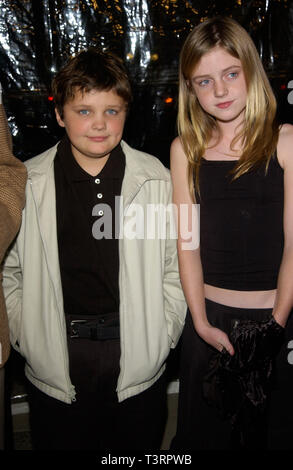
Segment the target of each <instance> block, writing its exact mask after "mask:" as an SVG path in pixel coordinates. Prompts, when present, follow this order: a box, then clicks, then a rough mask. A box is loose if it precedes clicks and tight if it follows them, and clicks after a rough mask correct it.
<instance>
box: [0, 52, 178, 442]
mask: <svg viewBox="0 0 293 470" xmlns="http://www.w3.org/2000/svg"><path fill="white" fill-rule="evenodd" d="M53 96H54V100H55V105H56V117H57V121H58V123H59V124H60V126H62V127H64V128H65V130H66V137H64V138H63V139H62V140H61V142H60V143H58V144H57V145H56V146H55V147H53V148H51V149H49V150H48V151H46V152H44V153H43V154H41V155H39V156H37V157H35V158H33V159H31V160H30V161H28V162H27V168H28V178H29V180H28V185H27V186H28V187H27V203H26V208H25V211H24V215H23V224H22V227H21V230H20V234H19V236H18V238H17V242H16V244H15V246H14V247H13V249H12V251H11V252H10V255H9V257H8V259H7V262H6V265H5V282H4V287H5V293H6V300H7V307H8V313H9V318H10V328H11V339H12V344H13V345H14V347H15V348H16V349H18V350H19V351H20V353H21V354H22V355H23V356H24V357H25V358H26V368H25V372H26V376H27V378H28V379H29V386H28V396H29V404H30V413H31V428H32V437H33V443H34V448H35V449H66V450H69V449H75V450H78V449H83V450H85V449H91V450H106V449H107V450H112V449H115V450H118V449H120V450H121V449H131V450H144V449H152V448H153V449H159V447H160V443H161V439H162V434H163V431H164V425H165V413H166V406H165V405H166V393H165V392H166V390H165V377H164V367H165V366H164V362H165V360H166V358H167V356H168V353H169V348H170V347H174V346H175V345H176V343H177V341H178V338H179V336H180V333H181V331H182V326H183V323H184V317H185V309H186V305H185V301H184V296H183V293H182V290H181V285H180V281H179V275H178V267H177V255H176V240H175V239H171V237H169V238H168V232H167V237H165V239H163V238H159V237H156V238H152V239H143V238H141V237H131V236H129V237H126V236H121V232H119V234H120V235H119V236H118V237H117V236H114V234H115V233H117V227H116V226H115V227H114V225H115V223H114V221H117V220H120V225H121V226H123V224H124V222H125V221H126V220H127V221H128V219H127V217H128V216H129V214H130V213H131V210H132V208H133V207H138V206H139V207H142V208H143V209H144V211H145V212H146V208H147V205H148V204H155V205H157V204H158V205H164V206H167V205H168V204H169V202H170V201H171V184H170V178H169V172H168V171H167V170H166V169H165V168H164V167H163V165H162V164H161V163H160V162H159V161H158V160H157V159H155V158H154V157H151V156H149V155H147V154H144V153H142V152H138V151H136V150H134V149H132V148H130V147H129V146H128V145H127V144H126V143H125V142H123V141H121V138H122V133H123V127H124V122H125V118H126V113H127V107H128V105H129V102H130V100H131V91H130V86H129V82H128V78H127V76H126V73H125V70H124V68H123V65H122V63H121V61H120V60H119V59H118V58H117V57H115V56H114V55H112V54H110V53H103V52H99V51H97V50H95V49H89V50H88V51H83V52H81V53H80V54H78V55H77V56H76V57H75V58H73V59H71V60H70V61H69V63H68V64H67V65H66V66H65V67H64V68H63V69H62V70H61V71H60V72H59V73H58V74H57V76H56V77H55V79H54V81H53ZM119 196H120V197H121V198H120V200H119V201H122V203H119V204H117V203H116V201H117V197H119ZM118 206H119V207H118ZM107 209H110V212H111V213H114V216H113V217H112V219H111V223H110V225H111V226H110V227H109V218H108V219H107V220H106V219H103V217H105V216H106V212H107V214H108V212H109V211H108V210H107ZM119 209H120V210H119ZM93 215H94V217H93ZM166 220H167V222H166V223H167V224H169V223H170V221H169V219H168V218H167V219H166ZM102 222H103V223H102ZM128 222H129V221H128ZM99 223H100V227H101V228H103V230H104V233H105V236H101V235H103V233H102V230H99V229H98V228H97V227H99ZM126 225H127V224H126ZM167 228H169V225H168V227H167ZM109 234H111V235H112V236H109Z"/></svg>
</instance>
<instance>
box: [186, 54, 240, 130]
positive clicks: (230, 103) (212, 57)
mask: <svg viewBox="0 0 293 470" xmlns="http://www.w3.org/2000/svg"><path fill="white" fill-rule="evenodd" d="M190 85H191V86H192V88H193V90H194V92H195V94H196V96H197V99H198V101H199V103H200V105H201V107H202V108H203V109H204V110H205V111H206V112H207V113H208V114H211V115H212V116H214V118H215V119H216V120H217V121H219V122H220V121H222V122H233V121H235V124H238V123H239V122H241V121H242V120H243V116H244V113H245V107H246V99H247V86H246V81H245V77H244V72H243V69H242V65H241V62H240V60H239V59H236V58H235V57H233V56H232V55H230V54H229V53H228V52H227V51H226V50H225V49H223V48H222V47H215V48H214V49H212V50H211V51H209V52H207V53H206V54H204V55H203V56H202V58H201V59H200V61H199V63H198V64H197V65H196V67H195V68H194V70H193V71H192V74H191V79H190Z"/></svg>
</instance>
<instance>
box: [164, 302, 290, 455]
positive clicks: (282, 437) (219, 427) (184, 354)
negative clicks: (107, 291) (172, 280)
mask: <svg viewBox="0 0 293 470" xmlns="http://www.w3.org/2000/svg"><path fill="white" fill-rule="evenodd" d="M206 312H207V317H208V320H209V322H210V324H211V325H213V326H215V327H217V328H220V329H222V330H223V331H225V332H226V333H227V334H228V335H229V336H230V335H231V331H232V328H233V325H234V324H235V320H240V321H241V320H255V321H264V320H267V319H268V318H270V316H271V314H272V309H243V308H233V307H228V306H225V305H221V304H217V303H215V302H212V301H210V300H206ZM292 343H293V315H291V316H290V317H289V320H288V322H287V326H286V329H285V337H284V340H283V344H282V346H281V349H280V351H279V353H278V355H277V357H276V359H275V363H274V373H273V376H272V386H271V391H270V394H269V397H268V400H267V406H266V410H265V412H264V413H261V414H260V415H259V416H258V417H256V418H255V419H254V422H253V423H248V424H247V426H244V427H241V428H239V427H238V426H233V425H232V424H231V422H230V420H229V419H226V418H223V416H222V415H221V413H219V411H218V410H217V409H215V407H213V406H210V404H208V403H207V402H206V400H205V399H204V397H203V382H204V380H205V377H206V374H207V372H208V370H209V367H210V361H211V358H212V357H213V356H214V354H215V349H214V348H213V347H212V346H210V345H208V344H207V343H206V342H205V341H203V340H202V339H201V338H200V337H199V335H198V334H197V333H196V331H195V329H194V326H193V322H192V318H191V315H190V312H189V311H188V314H187V318H186V323H185V327H184V331H183V336H182V348H181V361H180V392H179V404H178V423H177V433H176V436H175V438H174V440H173V442H172V449H174V450H177V451H180V450H231V449H241V448H247V449H291V450H292V449H293V440H292V429H293V400H292V397H293V358H292V357H291V356H292V355H293V352H292V353H291V356H290V347H291V349H293V344H292Z"/></svg>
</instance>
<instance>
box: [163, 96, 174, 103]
mask: <svg viewBox="0 0 293 470" xmlns="http://www.w3.org/2000/svg"><path fill="white" fill-rule="evenodd" d="M172 102H173V98H171V96H168V98H165V103H166V104H170V103H172Z"/></svg>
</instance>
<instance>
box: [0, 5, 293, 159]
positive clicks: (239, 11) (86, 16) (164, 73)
mask: <svg viewBox="0 0 293 470" xmlns="http://www.w3.org/2000/svg"><path fill="white" fill-rule="evenodd" d="M218 14H224V15H231V16H232V17H233V18H235V19H236V20H238V21H239V22H240V23H241V24H242V25H243V26H244V27H245V28H246V29H247V31H248V32H249V33H250V34H251V35H252V37H253V39H254V41H255V44H256V46H257V48H258V50H259V53H260V55H261V58H262V60H263V63H264V66H265V68H266V70H267V72H268V74H269V77H270V80H271V83H272V85H273V88H274V90H275V93H276V95H277V98H278V103H279V116H280V120H281V121H283V122H284V121H287V122H292V116H291V115H292V110H293V109H292V105H290V101H292V102H293V98H291V99H290V89H291V88H293V82H291V83H290V81H291V80H292V79H293V73H292V69H293V61H292V58H293V0H263V1H257V0H213V1H211V0H185V1H180V0H161V1H157V0H152V1H151V0H136V1H135V0H68V1H63V0H43V1H42V0H0V65H1V67H0V81H1V83H2V87H3V91H4V97H3V99H4V105H5V108H6V111H7V114H8V118H9V125H10V128H11V131H12V134H13V140H14V146H15V154H16V155H17V156H18V157H19V158H21V159H22V160H25V159H27V158H29V157H31V156H33V155H35V154H37V153H39V152H40V151H42V150H44V149H45V148H47V147H49V146H50V145H53V144H54V143H55V142H56V141H57V140H58V139H59V138H60V136H61V135H62V130H61V129H59V128H58V126H57V124H56V122H55V117H54V112H53V103H52V101H51V100H50V83H51V80H52V77H53V76H54V74H55V73H56V71H57V70H58V69H59V68H60V66H62V64H63V63H64V62H65V61H66V60H67V58H68V57H69V56H70V55H72V54H75V53H76V52H77V51H79V50H81V49H84V48H86V47H88V46H92V45H99V46H100V47H103V48H105V49H111V50H113V51H114V52H116V53H117V54H119V55H120V56H121V57H123V59H124V61H125V64H126V66H127V69H128V71H129V75H130V77H131V81H132V86H133V91H134V103H133V106H132V108H131V112H130V115H129V118H128V122H127V126H126V129H125V138H126V139H127V140H128V142H129V143H130V144H132V145H134V146H136V147H137V148H140V149H143V150H146V151H148V152H150V153H153V154H155V155H156V156H158V157H159V158H160V159H161V160H162V161H163V162H164V163H165V164H166V165H168V154H169V145H170V142H171V140H172V139H173V137H174V136H175V135H176V106H177V69H178V57H179V51H180V48H181V46H182V44H183V41H184V39H185V37H186V36H187V34H188V33H189V31H190V30H191V29H192V28H193V27H194V26H195V25H196V24H198V23H199V22H200V21H202V20H203V19H204V18H206V17H210V16H214V15H218ZM291 94H292V92H291Z"/></svg>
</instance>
